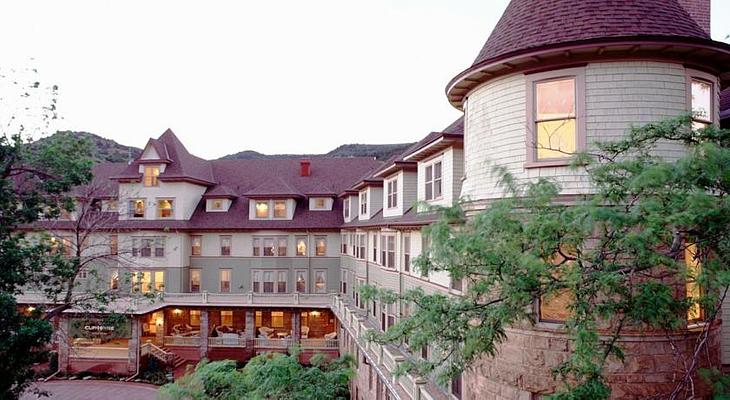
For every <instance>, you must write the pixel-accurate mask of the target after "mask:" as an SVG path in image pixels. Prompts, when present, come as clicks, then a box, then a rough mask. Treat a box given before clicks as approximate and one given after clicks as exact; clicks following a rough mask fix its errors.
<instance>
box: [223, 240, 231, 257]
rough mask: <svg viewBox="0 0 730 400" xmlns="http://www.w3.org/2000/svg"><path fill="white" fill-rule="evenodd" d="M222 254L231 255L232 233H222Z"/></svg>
mask: <svg viewBox="0 0 730 400" xmlns="http://www.w3.org/2000/svg"><path fill="white" fill-rule="evenodd" d="M221 255H222V256H230V255H231V236H230V235H221Z"/></svg>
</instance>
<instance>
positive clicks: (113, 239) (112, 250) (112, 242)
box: [109, 234, 119, 255]
mask: <svg viewBox="0 0 730 400" xmlns="http://www.w3.org/2000/svg"><path fill="white" fill-rule="evenodd" d="M109 254H111V255H117V254H119V236H117V235H116V234H111V235H109Z"/></svg>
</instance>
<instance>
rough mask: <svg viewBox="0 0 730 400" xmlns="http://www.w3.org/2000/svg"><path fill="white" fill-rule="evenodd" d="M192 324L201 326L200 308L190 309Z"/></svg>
mask: <svg viewBox="0 0 730 400" xmlns="http://www.w3.org/2000/svg"><path fill="white" fill-rule="evenodd" d="M190 325H192V326H200V310H190Z"/></svg>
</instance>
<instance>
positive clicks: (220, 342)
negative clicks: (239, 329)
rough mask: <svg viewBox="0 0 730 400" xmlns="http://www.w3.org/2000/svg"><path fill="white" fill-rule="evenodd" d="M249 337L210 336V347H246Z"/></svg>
mask: <svg viewBox="0 0 730 400" xmlns="http://www.w3.org/2000/svg"><path fill="white" fill-rule="evenodd" d="M246 340H247V338H246V337H245V336H244V337H240V336H239V337H209V338H208V346H209V347H246Z"/></svg>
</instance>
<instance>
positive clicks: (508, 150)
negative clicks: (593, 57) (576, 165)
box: [462, 62, 717, 200]
mask: <svg viewBox="0 0 730 400" xmlns="http://www.w3.org/2000/svg"><path fill="white" fill-rule="evenodd" d="M585 72H586V113H587V115H586V116H585V117H586V128H587V143H588V145H589V147H590V146H591V143H594V142H595V141H598V140H611V139H615V138H619V137H621V136H623V135H624V134H625V133H626V132H627V130H628V129H629V128H630V127H631V126H632V125H641V124H644V123H647V122H652V121H658V120H662V119H665V118H667V117H671V116H677V115H680V114H682V113H684V112H686V111H687V104H686V102H687V100H686V78H685V72H686V71H685V69H684V67H683V66H681V65H678V64H668V63H657V62H615V63H594V64H589V65H588V66H586V70H585ZM716 86H717V85H716ZM525 89H526V82H525V76H524V75H512V76H507V77H503V78H499V79H495V80H493V81H491V82H489V83H487V84H485V85H483V86H480V87H479V88H477V89H475V90H474V91H472V92H471V93H470V95H469V107H468V111H467V115H466V118H467V124H466V126H467V129H466V132H465V136H466V143H467V146H468V147H467V149H466V154H465V158H464V160H465V163H466V164H467V170H468V171H469V176H468V177H467V179H466V181H465V182H464V187H463V189H462V197H466V198H469V199H471V200H485V199H493V198H499V197H501V196H502V195H503V190H502V189H501V188H499V187H497V179H496V177H495V176H493V174H492V166H494V165H500V166H504V167H506V168H507V169H508V171H509V172H511V173H512V174H513V175H514V176H515V177H516V178H517V181H518V182H526V181H528V180H530V179H535V178H538V177H550V178H552V179H554V180H555V181H556V182H558V183H559V184H560V185H561V187H562V193H563V194H581V193H589V192H590V190H591V188H590V183H589V181H588V179H587V177H586V175H585V174H584V173H580V172H579V171H574V170H571V169H570V168H568V167H543V168H531V169H525V168H524V162H525V158H526V150H527V149H526V126H525V124H526V120H527V119H526V112H527V111H526V109H525V108H526V102H525V100H526V99H525ZM659 152H660V154H661V155H663V156H665V157H670V158H673V157H677V156H678V155H680V154H681V152H682V148H681V147H680V146H669V145H663V146H660V148H659Z"/></svg>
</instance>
